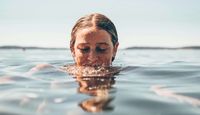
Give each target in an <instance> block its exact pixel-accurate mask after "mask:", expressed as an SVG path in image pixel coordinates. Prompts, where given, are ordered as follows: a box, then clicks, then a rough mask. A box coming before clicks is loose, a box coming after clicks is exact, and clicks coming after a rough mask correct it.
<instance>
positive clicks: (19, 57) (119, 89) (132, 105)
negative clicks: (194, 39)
mask: <svg viewBox="0 0 200 115" xmlns="http://www.w3.org/2000/svg"><path fill="white" fill-rule="evenodd" d="M0 55H1V56H0V115H16V114H17V115H18V114H19V115H41V114H42V115H55V114H59V115H88V114H97V115H98V114H100V115H104V114H105V115H122V114H125V115H199V114H200V84H199V81H200V50H119V51H118V54H117V57H116V59H115V61H114V63H113V64H114V66H121V67H123V70H122V71H121V72H120V73H119V74H118V75H115V76H111V77H110V78H82V79H81V78H74V77H73V76H71V75H68V74H67V73H65V72H62V71H60V70H59V68H60V67H62V66H63V65H66V64H72V63H73V59H72V57H71V54H70V51H69V50H26V51H22V50H0ZM44 63H46V64H51V65H53V66H54V67H46V68H43V69H41V70H40V71H37V72H36V73H34V74H29V73H28V72H30V69H31V68H33V67H34V66H36V65H38V64H44ZM171 91H172V92H173V93H170V92H171Z"/></svg>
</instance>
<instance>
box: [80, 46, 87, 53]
mask: <svg viewBox="0 0 200 115" xmlns="http://www.w3.org/2000/svg"><path fill="white" fill-rule="evenodd" d="M78 49H79V50H80V51H81V52H83V53H87V52H89V51H90V48H89V47H85V48H78Z"/></svg>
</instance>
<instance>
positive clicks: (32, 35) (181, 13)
mask: <svg viewBox="0 0 200 115" xmlns="http://www.w3.org/2000/svg"><path fill="white" fill-rule="evenodd" d="M199 5H200V0H0V46H2V45H19V46H39V47H58V48H63V47H64V48H69V41H70V33H71V29H72V27H73V26H74V24H75V22H76V21H77V20H78V19H79V18H80V17H82V16H85V15H87V14H90V13H102V14H104V15H106V16H107V17H108V18H110V19H111V20H112V21H113V23H114V24H115V26H116V28H117V32H118V36H119V44H120V45H119V47H120V48H126V47H130V46H164V47H181V46H192V45H193V46H200V7H199Z"/></svg>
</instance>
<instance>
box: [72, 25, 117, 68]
mask: <svg viewBox="0 0 200 115" xmlns="http://www.w3.org/2000/svg"><path fill="white" fill-rule="evenodd" d="M117 47H118V43H117V44H115V45H113V43H112V41H111V36H110V34H109V33H108V32H107V31H105V30H102V29H97V28H94V27H90V28H85V29H80V30H78V31H77V32H76V40H75V44H74V47H73V50H72V54H73V57H74V60H75V62H76V64H77V65H78V66H110V65H111V63H112V57H114V56H115V54H116V51H117Z"/></svg>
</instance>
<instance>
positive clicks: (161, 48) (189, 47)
mask: <svg viewBox="0 0 200 115" xmlns="http://www.w3.org/2000/svg"><path fill="white" fill-rule="evenodd" d="M125 49H128V50H129V49H130V50H137V49H138V50H143V49H144V50H156V49H158V50H179V49H195V50H200V46H185V47H140V46H139V47H135V46H134V47H127V48H125Z"/></svg>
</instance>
